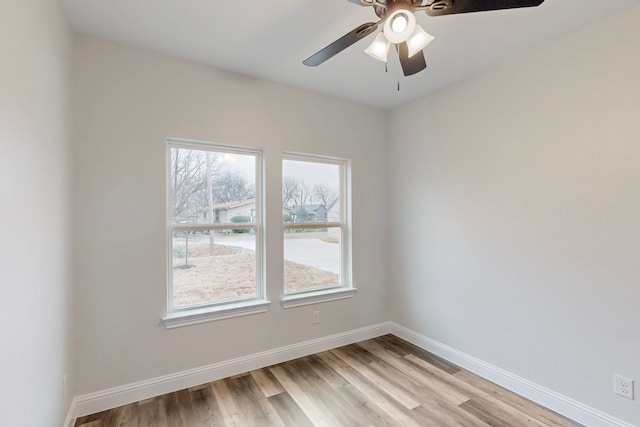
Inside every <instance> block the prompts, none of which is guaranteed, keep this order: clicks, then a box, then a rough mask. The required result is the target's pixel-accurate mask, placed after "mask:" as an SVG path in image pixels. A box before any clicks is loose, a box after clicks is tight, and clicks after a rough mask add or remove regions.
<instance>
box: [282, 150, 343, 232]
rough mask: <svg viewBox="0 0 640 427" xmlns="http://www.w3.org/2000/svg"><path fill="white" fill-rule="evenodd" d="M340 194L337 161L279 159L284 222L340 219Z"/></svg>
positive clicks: (336, 220) (337, 220) (335, 220)
mask: <svg viewBox="0 0 640 427" xmlns="http://www.w3.org/2000/svg"><path fill="white" fill-rule="evenodd" d="M340 196H341V195H340V166H339V165H336V164H331V163H317V162H309V161H301V160H289V159H285V160H283V161H282V206H283V213H282V217H283V221H284V222H327V221H329V222H339V221H340V218H341V216H340Z"/></svg>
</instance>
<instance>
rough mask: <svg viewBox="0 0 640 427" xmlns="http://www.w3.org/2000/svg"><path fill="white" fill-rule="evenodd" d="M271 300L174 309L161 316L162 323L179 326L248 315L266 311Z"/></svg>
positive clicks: (167, 326)
mask: <svg viewBox="0 0 640 427" xmlns="http://www.w3.org/2000/svg"><path fill="white" fill-rule="evenodd" d="M270 305H271V301H267V300H256V301H249V302H241V303H237V304H227V305H224V306H218V307H206V308H197V309H193V310H185V311H176V312H174V313H169V314H167V315H166V316H164V317H163V318H162V323H163V324H164V327H165V328H167V329H174V328H181V327H183V326H190V325H197V324H200V323H206V322H215V321H216V320H223V319H230V318H233V317H240V316H249V315H251V314H259V313H266V311H267V310H268V309H269V306H270Z"/></svg>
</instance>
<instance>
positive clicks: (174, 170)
mask: <svg viewBox="0 0 640 427" xmlns="http://www.w3.org/2000/svg"><path fill="white" fill-rule="evenodd" d="M261 184H262V182H261V154H260V152H259V151H256V150H249V149H241V148H235V147H229V146H223V145H218V144H211V143H200V142H192V141H184V140H177V139H171V140H169V141H168V153H167V192H168V194H167V201H168V207H167V246H168V251H167V252H168V261H169V262H168V268H167V270H168V271H167V276H168V302H167V316H165V318H164V319H163V320H164V323H165V326H167V327H168V328H169V327H177V326H184V325H186V324H194V323H201V322H203V321H209V320H211V319H216V318H226V317H232V316H235V315H240V314H251V313H254V312H264V311H266V309H267V307H268V302H267V301H264V300H263V299H262V298H263V295H264V290H263V280H262V230H261V221H262V216H261V212H262V206H261Z"/></svg>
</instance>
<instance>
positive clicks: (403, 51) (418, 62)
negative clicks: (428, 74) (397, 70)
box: [397, 42, 427, 77]
mask: <svg viewBox="0 0 640 427" xmlns="http://www.w3.org/2000/svg"><path fill="white" fill-rule="evenodd" d="M397 46H398V56H399V57H400V65H402V72H403V73H404V75H405V76H407V77H408V76H412V75H414V74H416V73H419V72H420V71H422V70H424V69H425V68H427V63H426V61H425V60H424V53H423V52H422V51H420V52H418V53H416V54H415V55H413V56H412V57H411V58H409V47H408V46H407V43H406V42H404V43H400V44H399V45H397Z"/></svg>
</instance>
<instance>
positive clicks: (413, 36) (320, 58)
mask: <svg viewBox="0 0 640 427" xmlns="http://www.w3.org/2000/svg"><path fill="white" fill-rule="evenodd" d="M349 1H350V2H351V3H356V4H358V5H360V6H366V7H372V8H373V10H374V12H375V13H376V15H378V17H379V18H380V21H378V22H369V23H366V24H362V25H360V26H359V27H358V28H356V29H354V30H352V31H351V32H349V33H347V34H345V35H344V36H342V37H340V38H339V39H338V40H336V41H334V42H333V43H331V44H329V45H328V46H326V47H325V48H323V49H320V50H319V51H318V52H316V53H315V54H313V55H311V56H310V57H309V58H307V59H305V60H304V61H302V63H303V64H304V65H307V66H310V67H315V66H318V65H320V64H322V63H323V62H325V61H326V60H328V59H329V58H331V57H333V56H335V55H337V54H338V53H340V52H342V51H343V50H344V49H346V48H348V47H349V46H351V45H352V44H354V43H356V42H357V41H359V40H360V39H363V38H364V37H367V36H368V35H370V34H372V33H374V32H375V31H376V30H377V29H378V26H379V25H380V24H382V23H383V22H384V26H383V30H382V32H380V33H378V35H377V36H376V37H375V39H374V40H373V42H372V43H371V44H370V45H369V47H367V48H366V49H365V53H366V54H367V55H369V56H371V57H373V58H375V59H377V60H379V61H382V62H385V63H386V62H387V60H388V56H389V48H390V46H391V44H395V45H396V49H397V51H398V56H399V59H400V65H401V66H402V71H403V73H404V75H405V76H411V75H413V74H416V73H418V72H420V71H422V70H424V69H425V68H427V64H426V61H425V59H424V53H423V49H424V48H425V47H427V46H428V45H429V43H431V42H432V41H433V40H434V39H435V37H434V36H432V35H431V34H429V33H427V32H426V31H425V30H424V28H422V27H421V26H420V25H419V24H417V22H416V17H415V13H416V12H418V11H425V12H426V14H427V15H429V16H442V15H453V14H458V13H470V12H483V11H490V10H500V9H515V8H521V7H535V6H539V5H541V4H542V3H543V2H544V0H426V2H425V0H349Z"/></svg>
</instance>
